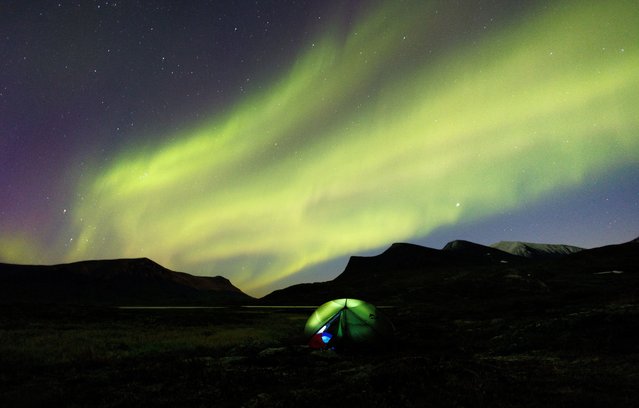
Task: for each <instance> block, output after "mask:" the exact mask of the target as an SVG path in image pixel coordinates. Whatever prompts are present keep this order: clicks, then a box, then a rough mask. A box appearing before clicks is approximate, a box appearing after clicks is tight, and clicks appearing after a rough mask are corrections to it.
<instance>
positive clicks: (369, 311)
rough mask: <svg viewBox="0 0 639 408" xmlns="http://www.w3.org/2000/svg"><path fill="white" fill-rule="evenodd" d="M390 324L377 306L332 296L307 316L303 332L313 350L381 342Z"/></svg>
mask: <svg viewBox="0 0 639 408" xmlns="http://www.w3.org/2000/svg"><path fill="white" fill-rule="evenodd" d="M393 330H394V329H393V324H392V323H391V322H390V320H388V318H387V317H385V316H384V315H383V314H381V313H380V312H379V311H378V309H377V308H376V307H375V306H373V305H371V304H370V303H366V302H364V301H362V300H358V299H335V300H331V301H330V302H326V303H324V304H323V305H322V306H320V307H318V308H317V310H315V312H313V314H312V315H311V317H309V318H308V321H307V322H306V328H305V329H304V334H305V335H306V337H307V338H308V339H309V346H310V347H312V348H316V349H330V348H340V347H344V346H349V345H354V344H357V345H373V344H377V345H379V344H385V343H386V342H388V341H389V340H391V339H392V336H393Z"/></svg>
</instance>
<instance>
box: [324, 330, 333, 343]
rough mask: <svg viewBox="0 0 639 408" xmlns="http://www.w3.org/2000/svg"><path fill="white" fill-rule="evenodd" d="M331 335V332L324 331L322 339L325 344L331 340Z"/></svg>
mask: <svg viewBox="0 0 639 408" xmlns="http://www.w3.org/2000/svg"><path fill="white" fill-rule="evenodd" d="M331 337H333V335H332V334H330V333H322V341H323V342H324V344H328V342H329V341H331Z"/></svg>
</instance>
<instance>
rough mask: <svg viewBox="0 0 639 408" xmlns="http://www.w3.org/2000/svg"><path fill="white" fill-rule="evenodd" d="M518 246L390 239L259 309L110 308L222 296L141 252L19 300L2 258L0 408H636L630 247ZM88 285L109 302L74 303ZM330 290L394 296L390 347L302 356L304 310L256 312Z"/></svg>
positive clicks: (383, 299) (638, 315)
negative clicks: (59, 299)
mask: <svg viewBox="0 0 639 408" xmlns="http://www.w3.org/2000/svg"><path fill="white" fill-rule="evenodd" d="M508 248H511V246H508ZM515 248H516V249H525V251H514V252H516V253H506V252H504V251H501V250H499V249H495V248H491V247H485V246H482V245H478V244H474V243H471V242H467V241H454V242H452V243H449V244H447V245H446V247H445V248H443V249H442V250H435V249H431V248H424V247H419V246H415V245H408V244H396V245H393V246H391V247H390V248H389V249H388V250H386V251H385V252H384V253H382V254H380V255H377V256H374V257H368V258H366V257H353V258H351V261H350V262H349V264H348V265H347V267H346V269H345V271H344V272H343V273H342V274H341V275H339V276H338V277H337V278H336V279H334V280H333V281H329V282H323V283H313V284H311V283H309V284H301V285H295V286H292V287H289V288H286V289H283V290H280V291H276V292H274V293H272V294H270V295H268V296H266V297H264V298H262V299H259V300H255V299H252V298H248V297H247V296H246V295H243V296H245V297H246V298H247V299H248V300H251V301H252V304H255V302H259V304H261V305H262V307H255V306H253V307H240V306H233V307H226V308H200V309H184V308H183V309H119V308H117V307H114V306H113V303H115V302H116V301H117V300H118V299H129V298H131V296H133V298H134V299H138V300H139V303H137V304H142V305H144V304H147V305H148V304H149V303H148V302H150V301H151V300H153V299H157V296H158V294H163V295H166V294H167V293H168V294H178V295H180V296H182V298H184V296H186V295H188V296H189V297H186V299H187V300H191V303H189V304H202V303H199V302H203V301H204V300H206V302H208V303H204V304H208V305H209V306H210V305H216V304H219V303H218V302H220V299H222V298H221V297H219V296H217V295H218V293H208V292H206V293H203V292H202V291H201V289H202V288H201V287H200V286H201V285H199V284H198V285H195V286H193V285H187V286H189V288H190V289H189V288H186V289H184V288H183V285H182V283H184V282H183V281H184V279H186V278H188V276H187V277H185V276H184V275H183V274H177V275H175V274H174V273H172V272H170V271H168V270H165V269H162V268H158V267H157V266H154V265H153V264H150V261H145V260H142V261H138V260H133V261H124V263H125V265H130V264H131V262H133V265H137V266H135V268H128V267H127V268H124V269H123V270H120V269H117V268H116V270H112V269H111V267H109V268H107V267H106V266H105V267H103V264H102V263H98V264H97V265H98V266H99V268H98V269H97V270H93V272H92V274H91V276H90V277H91V279H89V281H90V282H95V281H96V279H94V278H95V276H99V277H100V279H99V282H100V284H91V285H89V284H87V283H86V281H83V280H81V279H79V278H77V276H79V275H78V274H77V273H75V272H74V270H72V269H73V268H75V266H73V268H72V269H68V268H67V267H64V268H62V270H63V272H64V273H65V274H66V275H64V276H65V279H64V282H71V283H74V285H72V286H71V287H72V288H74V291H75V292H71V291H69V292H66V293H67V294H69V296H70V295H73V294H75V295H77V296H76V297H75V298H73V297H67V298H65V300H66V301H65V302H64V303H67V304H66V305H64V304H61V303H58V305H57V306H52V305H51V304H47V303H46V302H44V301H40V302H39V303H34V302H33V301H28V300H29V299H34V296H33V293H40V292H37V291H35V292H34V290H33V288H34V287H36V288H44V289H47V288H50V287H49V286H47V285H43V284H40V285H39V286H38V285H37V284H35V283H34V284H28V285H25V284H20V285H19V284H18V283H19V282H27V283H30V282H31V281H29V280H26V279H23V278H24V277H23V276H22V275H18V274H17V272H15V271H14V270H15V269H16V268H13V267H11V268H9V269H8V272H6V271H5V275H4V276H5V282H9V283H12V284H13V285H14V286H13V287H14V292H15V291H17V290H18V289H19V290H20V292H15V294H14V296H16V297H15V298H14V299H21V301H17V300H16V301H13V302H8V301H7V299H6V298H4V299H0V407H20V406H43V407H51V406H66V407H80V406H90V407H128V406H145V407H146V406H152V407H158V406H166V407H326V406H336V407H342V406H352V407H637V406H639V240H633V241H630V242H628V243H625V244H619V245H610V246H605V247H601V248H594V249H589V250H582V249H579V248H576V249H575V248H568V247H566V246H552V245H537V244H534V245H528V244H526V245H522V244H517V245H515ZM530 249H532V250H534V251H531V250H530ZM535 251H536V252H535ZM540 251H541V252H540ZM518 253H523V254H524V255H526V256H520V255H518ZM528 255H530V256H528ZM533 255H534V256H533ZM546 255H548V256H546ZM140 262H141V266H140V265H138V264H139V263H140ZM91 265H93V264H91ZM104 265H107V266H109V265H112V263H110V261H109V262H107V264H104ZM113 265H121V262H120V261H118V262H116V263H115V264H113ZM65 268H66V269H65ZM18 269H19V268H18ZM38 271H39V269H38ZM65 271H66V272H65ZM96 271H97V272H96ZM81 272H82V273H83V274H84V275H85V274H86V273H85V272H83V271H81ZM38 273H40V272H38ZM83 274H81V276H84V275H83ZM96 274H97V275H96ZM31 277H33V275H32V276H31ZM59 277H60V275H59V274H58V275H55V276H51V277H50V276H48V275H47V276H45V277H43V279H44V278H46V279H49V280H51V279H52V278H59ZM69 277H72V278H73V279H70V278H69ZM105 277H106V278H108V279H106V278H105ZM178 278H180V279H178ZM176 279H178V280H177V281H176ZM178 281H179V282H178ZM192 281H193V280H192V279H191V278H188V279H187V283H189V282H192ZM196 281H197V279H196ZM78 282H79V283H78ZM104 282H106V283H104ZM122 282H125V283H126V285H125V284H124V283H122ZM158 282H159V283H158ZM167 282H168V283H167ZM176 282H178V283H180V285H176V284H175V283H176ZM198 282H200V281H198ZM36 283H37V282H36ZM205 283H206V284H207V285H205V286H204V289H207V288H209V286H208V285H209V284H210V283H211V282H208V281H207V282H205ZM83 285H84V286H83ZM60 286H61V285H58V286H55V287H60ZM62 286H63V285H62ZM84 287H88V288H90V289H92V290H94V292H92V293H96V294H102V295H103V298H101V301H104V302H106V301H109V302H111V304H110V305H106V304H96V303H84V306H71V303H73V302H80V301H85V300H86V299H85V296H79V295H78V294H81V293H85V292H83V291H81V290H77V289H78V288H84ZM123 287H124V288H125V289H126V290H124V289H122V288H123ZM96 288H97V289H96ZM131 288H134V289H135V288H137V289H136V291H133V289H131ZM148 288H151V289H153V290H151V289H148ZM176 288H177V289H176ZM193 288H194V289H195V290H191V289H193ZM98 289H99V290H98ZM178 289H179V290H178ZM14 292H12V293H14ZM193 294H195V295H197V296H194V295H193ZM203 294H204V295H206V296H207V297H205V298H203V297H202V296H203ZM27 295H28V296H27ZM125 295H126V296H125ZM142 295H144V296H142ZM209 295H210V296H209ZM213 295H215V296H213ZM20 296H21V297H20ZM176 296H177V295H176ZM340 297H350V298H360V299H363V300H367V301H369V302H371V303H373V304H375V305H377V306H390V307H389V308H385V309H383V310H384V312H385V313H386V314H387V315H388V317H389V318H390V319H391V320H392V321H393V322H394V325H395V336H394V337H395V338H394V341H393V342H392V343H389V344H384V345H383V346H382V347H379V348H377V349H368V350H362V349H351V350H345V351H343V352H340V353H336V352H334V351H313V350H310V349H309V348H308V347H307V346H306V344H305V343H306V339H305V338H304V337H303V335H302V333H303V331H304V325H305V322H306V319H307V318H308V316H309V315H310V314H311V313H312V310H313V309H300V308H290V307H289V308H285V307H266V306H265V305H272V306H275V305H282V304H286V305H295V304H298V305H299V304H304V305H308V304H315V305H319V304H321V303H323V302H326V301H328V300H330V299H333V298H340ZM50 298H51V297H45V298H44V299H50ZM25 299H26V300H25ZM38 299H40V298H38ZM233 299H235V300H237V297H234V298H233ZM145 302H147V303H145ZM90 304H91V305H90ZM116 304H117V303H116ZM129 304H131V303H129ZM234 304H236V305H237V303H234Z"/></svg>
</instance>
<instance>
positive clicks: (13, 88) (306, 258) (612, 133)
mask: <svg viewBox="0 0 639 408" xmlns="http://www.w3.org/2000/svg"><path fill="white" fill-rule="evenodd" d="M126 3H127V2H122V4H119V3H113V2H111V3H109V2H79V3H77V2H74V3H69V4H67V3H65V2H60V4H59V5H58V4H55V5H54V6H55V10H44V11H43V10H41V9H38V8H37V7H36V6H20V5H15V6H8V10H5V11H4V12H3V14H4V16H3V17H2V18H3V20H7V19H11V24H8V23H7V24H3V27H7V28H6V29H5V30H4V31H6V32H5V33H3V39H2V44H3V50H2V53H3V54H4V58H2V60H3V61H4V62H3V64H4V68H3V70H4V72H3V73H2V82H3V83H4V84H6V85H4V89H3V90H2V95H1V98H2V111H0V121H1V122H3V123H1V127H0V131H1V132H2V134H1V135H0V137H1V138H2V140H1V144H0V149H1V151H0V159H1V160H2V167H3V170H2V175H1V176H0V182H1V183H2V184H1V185H0V186H1V188H2V189H3V190H4V191H6V193H4V194H2V195H3V197H2V198H1V199H0V261H7V262H18V263H59V262H67V261H75V260H81V259H102V258H122V257H140V256H145V257H149V258H151V259H153V260H155V261H156V262H158V263H160V264H162V265H164V266H166V267H168V268H171V269H174V270H179V271H184V272H189V273H193V274H213V275H223V276H225V277H227V278H229V279H231V281H232V282H233V283H234V284H235V285H236V286H238V287H240V288H241V289H242V290H244V291H246V292H247V293H249V294H252V295H263V294H266V293H268V292H269V291H271V290H273V289H277V288H281V287H283V286H286V285H288V284H291V283H297V282H300V281H308V280H309V279H310V280H313V278H315V279H317V280H325V279H330V278H331V277H334V276H335V275H337V274H338V273H339V272H340V271H341V269H339V268H338V270H334V269H330V268H329V269H328V270H321V269H322V268H321V266H322V265H327V263H330V262H332V261H336V260H344V259H346V258H347V257H348V256H349V255H353V254H358V253H364V252H367V251H372V250H375V249H378V248H383V247H386V246H388V245H390V244H391V243H393V242H398V241H409V242H417V243H419V242H428V239H429V237H431V236H432V234H436V233H439V234H442V231H446V230H447V229H448V230H449V231H450V232H451V233H452V232H454V231H461V230H460V229H459V228H460V226H463V228H464V231H469V230H471V231H473V233H472V234H471V235H473V236H472V237H467V236H457V237H456V238H461V239H469V238H473V239H476V240H477V241H480V242H481V241H483V242H481V243H484V244H490V243H492V242H493V241H491V239H495V237H494V236H493V234H492V233H491V234H489V233H485V234H484V235H482V231H487V230H489V228H488V227H487V226H486V225H485V224H482V223H485V222H488V221H489V222H490V223H492V224H493V225H494V226H495V228H496V229H498V230H503V234H502V236H501V237H500V238H499V239H520V240H529V241H537V242H549V241H552V240H554V239H558V238H561V239H565V240H567V241H566V242H565V243H568V244H574V245H582V246H588V245H591V246H592V245H603V244H606V243H614V242H609V240H610V239H616V240H617V242H621V241H624V240H629V239H632V238H635V237H636V236H637V235H639V233H638V231H639V229H638V227H639V217H638V215H639V211H638V210H639V190H638V189H637V187H639V183H637V182H636V181H633V180H635V176H636V175H637V174H639V41H638V39H639V9H638V8H637V7H636V4H634V2H633V1H610V2H600V1H563V2H562V1H552V2H540V1H537V2H533V1H529V2H520V3H519V4H517V3H514V4H513V2H505V1H504V2H488V1H459V2H448V1H446V2H436V1H423V2H422V1H405V2H378V1H371V2H366V1H361V2H357V4H356V5H354V3H353V2H320V3H321V5H319V4H317V3H307V4H305V2H278V3H279V4H278V5H277V6H268V5H267V4H266V3H265V4H264V5H262V4H261V3H260V2H241V1H240V2H237V3H234V4H231V3H230V2H228V4H226V5H225V6H220V5H218V6H216V7H217V8H216V7H213V6H210V5H209V6H203V5H200V6H194V5H182V3H181V2H171V1H166V2H149V4H145V3H144V2H142V3H140V2H133V3H130V4H126ZM222 3H224V2H222ZM34 4H35V3H34ZM42 4H45V3H42ZM78 4H80V6H78ZM158 4H159V5H161V7H160V6H157V5H158ZM152 5H153V6H152ZM98 6H100V7H98ZM43 7H44V6H43ZM47 7H49V6H47ZM152 7H153V8H154V9H153V10H152V11H151V10H150V9H151V8H152ZM155 7H157V8H155ZM41 13H44V17H43V14H41ZM99 13H111V15H110V16H102V15H101V14H99ZM207 13H208V14H207ZM207 15H208V16H209V17H210V19H209V20H206V16H207ZM47 16H48V18H49V20H47V21H46V22H45V23H38V21H39V20H38V19H39V18H45V17H47ZM88 16H91V18H88ZM196 16H197V18H196ZM203 16H204V17H203ZM256 16H259V18H257V17H256ZM205 20H206V21H205ZM63 22H66V23H67V24H66V25H64V27H61V26H60V24H61V23H63ZM116 22H117V23H116ZM58 23H60V24H58ZM69 23H71V28H69ZM39 24H45V26H46V27H57V30H58V31H56V32H49V33H47V35H48V36H52V37H53V39H52V40H47V41H48V42H47V43H46V44H44V45H40V46H38V45H34V42H36V41H37V39H38V38H40V37H39V36H40V34H39V33H40V32H42V30H43V26H42V25H39ZM73 24H75V25H76V26H77V27H80V28H77V30H74V29H73V27H74V25H73ZM18 26H19V27H20V28H19V29H18V28H16V27H18ZM8 29H16V30H17V31H16V32H9V31H7V30H8ZM269 30H270V31H269ZM106 32H108V33H111V34H109V35H107V34H104V33H106ZM238 32H240V34H241V35H242V37H241V38H239V39H238V38H236V37H234V36H235V35H239V34H238ZM81 33H84V34H86V38H77V37H76V36H78V35H80V34H81ZM113 33H115V34H113ZM154 36H155V37H154ZM47 38H48V37H47ZM27 40H28V41H27ZM44 47H46V51H43V49H44ZM69 48H70V50H68V49H69ZM30 50H31V51H30ZM107 50H108V51H107ZM116 51H117V52H119V53H120V55H119V56H117V57H113V58H112V59H109V58H107V57H106V56H105V55H107V54H115V53H116ZM43 53H44V55H45V56H46V58H45V57H43ZM38 55H39V56H40V57H41V58H40V60H38V58H36V57H37V56H38ZM151 55H152V56H153V58H150V57H149V56H151ZM23 58H24V59H23ZM69 66H71V68H68V67H69ZM64 67H67V68H64ZM604 184H606V186H604ZM615 186H623V189H622V190H621V191H620V192H619V190H615ZM611 191H618V194H614V196H611V197H608V196H606V197H603V196H602V194H604V195H605V194H609V193H610V192H611ZM571 197H575V200H576V199H577V198H578V199H579V200H581V201H580V202H581V204H583V205H582V206H580V208H575V201H574V200H572V201H571ZM609 199H610V200H612V201H613V202H610V201H609ZM584 200H586V202H584ZM590 200H591V201H590ZM592 202H596V204H592ZM553 203H557V204H556V206H554V204H553ZM559 203H561V205H560V204H559ZM535 205H536V206H538V208H544V209H546V210H545V211H547V213H548V214H550V213H553V212H555V215H552V216H550V215H549V216H548V217H549V219H540V216H539V212H538V211H537V212H535V211H534V210H530V207H531V206H535ZM555 207H556V208H555ZM571 209H572V211H574V213H573V215H572V216H571V215H570V210H571ZM528 210H530V212H528ZM565 211H568V213H567V214H564V212H565ZM513 214H515V215H514V216H513ZM575 214H577V215H576V216H575ZM508 217H511V218H508ZM553 217H564V218H565V219H569V220H574V222H575V225H574V228H570V225H568V226H566V225H565V223H558V222H554V219H555V218H553ZM542 218H543V217H542ZM513 219H517V220H518V221H517V223H515V224H516V225H513V223H512V222H509V221H508V220H510V221H512V220H513ZM602 219H605V220H606V221H605V222H607V223H608V224H609V225H608V227H609V230H607V231H602V230H601V228H599V229H598V226H600V224H599V221H600V220H602ZM522 220H525V221H522ZM613 224H614V225H613ZM531 225H537V226H538V228H531V227H530V226H531ZM473 226H475V230H473ZM553 228H555V229H553ZM584 230H587V231H589V233H588V234H587V235H584ZM571 231H573V232H572V235H571ZM443 235H446V234H443ZM443 244H444V242H442V243H441V245H443ZM309 270H312V271H315V272H317V274H316V275H311V276H310V277H309V274H308V273H306V274H305V273H304V271H309ZM315 272H314V273H315Z"/></svg>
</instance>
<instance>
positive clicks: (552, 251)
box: [491, 241, 584, 259]
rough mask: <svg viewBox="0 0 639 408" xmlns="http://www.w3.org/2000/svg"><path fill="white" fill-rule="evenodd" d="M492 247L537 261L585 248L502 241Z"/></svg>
mask: <svg viewBox="0 0 639 408" xmlns="http://www.w3.org/2000/svg"><path fill="white" fill-rule="evenodd" d="M491 247H492V248H495V249H499V250H501V251H504V252H508V253H510V254H512V255H518V256H523V257H525V258H535V259H542V258H545V259H548V258H559V257H562V256H565V255H569V254H574V253H576V252H579V251H583V250H584V249H583V248H579V247H576V246H572V245H563V244H537V243H532V242H519V241H500V242H497V243H496V244H492V245H491Z"/></svg>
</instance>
